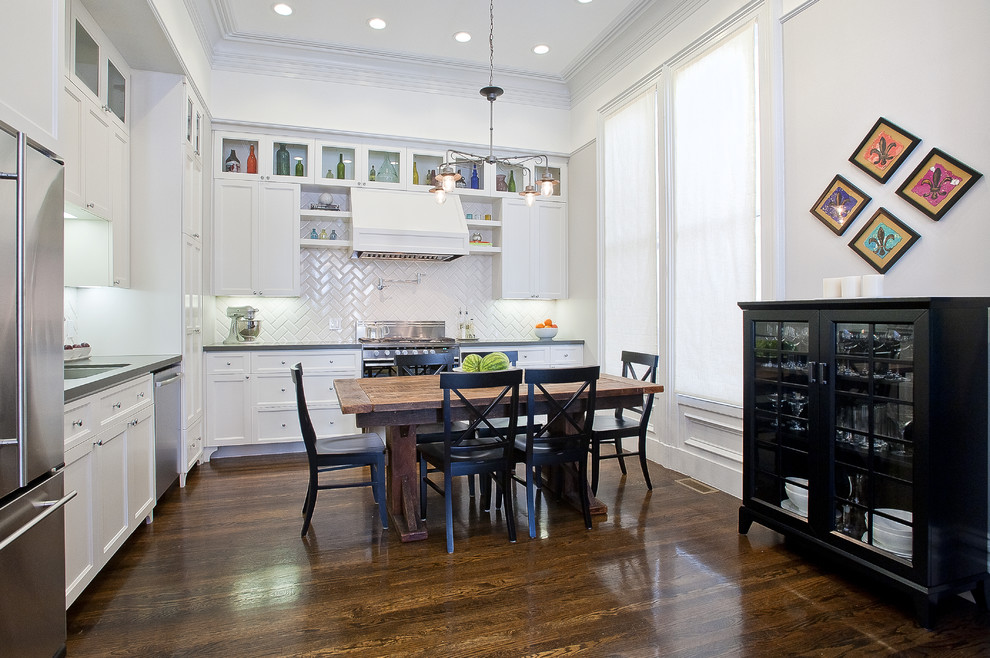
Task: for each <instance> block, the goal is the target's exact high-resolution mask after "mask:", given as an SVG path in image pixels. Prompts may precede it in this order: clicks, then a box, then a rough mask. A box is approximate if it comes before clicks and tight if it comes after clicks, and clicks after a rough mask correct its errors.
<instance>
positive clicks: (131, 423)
mask: <svg viewBox="0 0 990 658" xmlns="http://www.w3.org/2000/svg"><path fill="white" fill-rule="evenodd" d="M127 424H128V426H130V427H134V426H135V425H137V424H138V422H137V419H136V418H135V419H134V420H132V421H131V422H129V423H127Z"/></svg>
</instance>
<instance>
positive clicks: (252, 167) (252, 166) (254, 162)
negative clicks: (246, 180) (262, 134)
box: [247, 144, 258, 174]
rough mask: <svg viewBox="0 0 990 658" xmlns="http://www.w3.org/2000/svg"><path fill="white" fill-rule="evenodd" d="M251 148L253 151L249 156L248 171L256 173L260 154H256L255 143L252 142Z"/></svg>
mask: <svg viewBox="0 0 990 658" xmlns="http://www.w3.org/2000/svg"><path fill="white" fill-rule="evenodd" d="M249 148H250V149H251V151H250V152H249V153H248V157H247V173H249V174H256V173H258V156H256V155H255V154H254V144H251V145H250V147H249Z"/></svg>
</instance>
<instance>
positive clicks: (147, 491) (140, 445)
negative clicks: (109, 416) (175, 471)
mask: <svg viewBox="0 0 990 658" xmlns="http://www.w3.org/2000/svg"><path fill="white" fill-rule="evenodd" d="M154 414H155V410H154V408H153V407H151V406H148V407H145V409H144V410H143V411H142V412H141V413H139V414H135V415H134V417H133V418H131V419H130V420H128V421H127V422H126V423H125V424H124V442H125V445H126V446H127V469H126V472H127V511H128V520H127V527H128V529H129V530H131V531H133V530H134V529H135V528H137V527H138V526H139V525H141V522H142V521H144V520H145V519H147V520H148V522H149V523H150V522H151V515H152V513H153V512H152V509H153V508H154V507H155V421H154Z"/></svg>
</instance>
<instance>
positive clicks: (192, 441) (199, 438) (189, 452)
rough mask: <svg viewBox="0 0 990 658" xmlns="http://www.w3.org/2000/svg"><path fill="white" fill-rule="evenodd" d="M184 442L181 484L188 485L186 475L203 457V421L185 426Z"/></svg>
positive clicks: (181, 485) (180, 475) (180, 474)
mask: <svg viewBox="0 0 990 658" xmlns="http://www.w3.org/2000/svg"><path fill="white" fill-rule="evenodd" d="M182 438H183V444H182V452H181V455H180V456H181V461H180V463H181V464H183V468H182V471H180V472H179V486H180V487H184V486H186V476H187V474H188V473H189V471H190V470H192V467H193V466H195V465H196V464H197V463H199V462H200V461H201V460H202V458H203V446H204V445H205V442H204V441H203V421H202V419H200V420H198V421H196V422H195V423H194V424H193V425H192V426H191V427H188V428H185V429H184V431H183V432H182Z"/></svg>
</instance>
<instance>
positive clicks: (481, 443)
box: [416, 370, 522, 553]
mask: <svg viewBox="0 0 990 658" xmlns="http://www.w3.org/2000/svg"><path fill="white" fill-rule="evenodd" d="M521 383H522V371H521V370H500V371H492V372H478V373H474V372H469V373H449V374H441V375H440V388H441V389H443V427H444V438H443V442H439V443H423V444H420V445H417V446H416V450H417V452H418V453H419V476H420V494H419V495H420V508H421V510H422V516H423V519H424V520H425V518H426V489H427V487H430V488H432V489H434V490H435V491H437V492H439V493H440V494H441V495H442V496H443V497H444V505H445V508H446V518H447V552H448V553H453V552H454V501H453V489H452V483H453V479H454V478H455V477H457V476H460V475H467V476H470V477H471V478H472V479H473V477H474V475H479V476H481V477H482V478H492V479H493V480H494V481H495V484H496V487H497V489H498V491H499V492H506V495H505V496H501V497H500V498H504V500H505V522H506V525H507V526H508V531H509V541H510V542H515V541H516V524H515V514H514V512H513V506H512V496H511V495H509V493H508V492H509V490H510V489H509V488H510V486H511V481H512V480H511V478H512V467H513V439H514V438H515V435H516V434H515V430H516V426H515V425H516V419H515V416H513V417H511V418H510V419H509V426H508V427H506V428H504V429H501V428H498V427H496V426H494V425H493V424H492V423H491V420H493V419H494V416H495V414H498V413H499V408H500V407H502V406H503V405H506V404H508V405H509V407H510V408H511V409H516V408H518V407H519V385H520V384H521ZM480 388H492V389H496V391H494V392H493V393H492V395H491V396H490V398H488V401H486V402H484V403H481V404H474V403H472V402H470V401H469V400H468V399H467V397H468V396H467V395H465V393H464V392H466V391H470V390H471V389H480ZM497 389H501V390H497ZM456 400H460V402H461V403H463V406H464V409H466V411H467V414H468V420H467V426H466V427H464V428H460V427H457V426H456V425H455V421H454V420H453V406H452V401H456ZM458 406H460V405H458ZM482 426H484V427H487V428H488V429H489V430H491V434H490V435H489V436H486V437H479V436H478V432H477V429H478V428H479V427H482ZM428 466H432V467H433V468H434V469H435V470H434V471H428ZM430 472H442V473H443V487H440V485H438V484H437V483H436V482H434V481H433V480H432V479H430V477H429V473H430ZM485 489H486V490H488V489H489V487H485ZM489 500H490V497H489ZM489 507H490V505H489V503H488V501H487V500H486V502H485V510H486V511H487V510H488V509H489ZM498 507H499V506H498V505H496V509H497V508H498Z"/></svg>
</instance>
